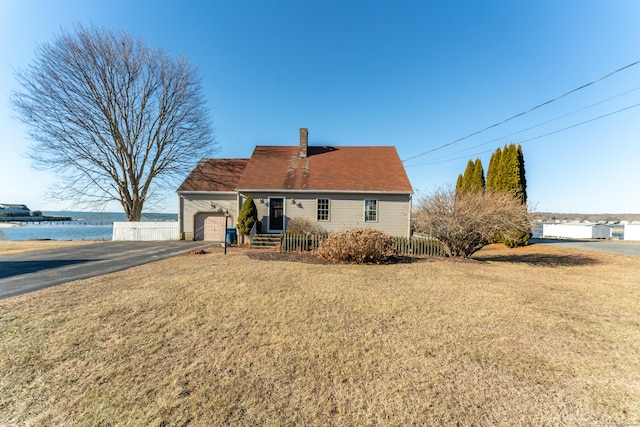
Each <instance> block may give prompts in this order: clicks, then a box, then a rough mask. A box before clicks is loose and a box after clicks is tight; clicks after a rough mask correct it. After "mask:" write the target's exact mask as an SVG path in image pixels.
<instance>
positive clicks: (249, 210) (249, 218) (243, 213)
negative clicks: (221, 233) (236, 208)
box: [238, 196, 258, 235]
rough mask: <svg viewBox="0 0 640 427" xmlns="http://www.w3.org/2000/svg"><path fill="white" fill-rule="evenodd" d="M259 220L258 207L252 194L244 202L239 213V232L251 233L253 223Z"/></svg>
mask: <svg viewBox="0 0 640 427" xmlns="http://www.w3.org/2000/svg"><path fill="white" fill-rule="evenodd" d="M257 220H258V208H257V207H256V204H255V202H254V201H253V199H252V198H251V196H249V197H247V198H246V199H245V201H244V203H242V208H241V209H240V214H238V233H240V234H243V235H245V234H249V233H250V232H251V229H252V228H253V224H254V223H255V222H256V221H257Z"/></svg>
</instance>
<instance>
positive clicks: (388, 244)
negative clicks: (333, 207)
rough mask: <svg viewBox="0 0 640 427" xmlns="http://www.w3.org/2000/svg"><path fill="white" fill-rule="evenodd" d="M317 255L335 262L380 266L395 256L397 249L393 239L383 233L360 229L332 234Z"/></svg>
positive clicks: (320, 247)
mask: <svg viewBox="0 0 640 427" xmlns="http://www.w3.org/2000/svg"><path fill="white" fill-rule="evenodd" d="M316 253H317V255H318V256H319V257H320V258H323V259H329V260H333V261H340V262H350V263H356V264H369V263H376V264H378V263H381V262H385V261H387V260H388V259H389V258H390V257H392V256H394V255H395V247H394V244H393V241H392V239H391V237H389V236H387V235H386V234H384V233H382V232H381V231H377V230H371V229H364V228H358V229H353V230H347V231H341V232H338V233H333V234H330V235H329V237H328V238H327V239H326V240H325V241H323V242H322V243H320V246H319V247H318V250H317V252H316Z"/></svg>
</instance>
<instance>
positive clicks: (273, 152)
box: [237, 146, 413, 193]
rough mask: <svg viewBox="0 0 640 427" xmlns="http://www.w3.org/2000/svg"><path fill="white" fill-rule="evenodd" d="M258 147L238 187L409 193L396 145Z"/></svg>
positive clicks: (408, 185)
mask: <svg viewBox="0 0 640 427" xmlns="http://www.w3.org/2000/svg"><path fill="white" fill-rule="evenodd" d="M298 151H299V147H297V146H293V147H291V146H258V147H256V148H255V150H254V152H253V155H252V156H251V159H249V163H248V164H247V167H246V168H245V170H244V173H243V174H242V177H241V178H240V181H239V182H238V185H237V188H238V190H307V191H314V190H316V191H367V192H369V191H371V192H399V193H411V192H413V188H412V187H411V183H410V182H409V178H408V177H407V174H406V172H405V170H404V166H403V165H402V162H401V161H400V157H399V156H398V152H397V151H396V149H395V147H311V146H310V147H309V148H308V156H307V157H299V156H298Z"/></svg>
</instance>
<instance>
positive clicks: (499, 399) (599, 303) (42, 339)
mask: <svg viewBox="0 0 640 427" xmlns="http://www.w3.org/2000/svg"><path fill="white" fill-rule="evenodd" d="M475 258H476V260H466V261H455V260H450V259H439V258H434V259H426V260H423V261H421V262H415V263H402V264H392V265H364V266H358V265H322V264H307V263H296V262H283V261H260V260H254V259H250V258H248V257H247V256H246V255H245V254H244V253H242V252H234V253H232V254H229V255H226V256H224V255H222V254H219V253H208V254H204V255H196V254H191V255H185V256H180V257H176V258H172V259H168V260H164V261H161V262H157V263H153V264H149V265H146V266H141V267H137V268H133V269H130V270H127V271H122V272H118V273H113V274H110V275H107V276H102V277H98V278H94V279H89V280H83V281H78V282H74V283H70V284H66V285H62V286H57V287H54V288H49V289H46V290H43V291H39V292H36V293H31V294H26V295H21V296H18V297H14V298H9V299H6V300H1V301H0V425H43V426H44V425H153V426H161V425H191V426H208V425H267V426H269V425H274V426H276V425H277V426H280V425H306V426H313V425H317V426H324V425H385V426H387V425H391V426H407V425H452V424H453V425H455V424H456V423H457V422H459V423H460V424H461V425H471V424H474V425H489V424H496V425H597V424H607V423H608V424H616V423H617V424H633V423H640V304H639V303H638V302H639V301H640V282H639V280H638V278H639V277H640V262H638V259H637V258H632V257H625V256H618V255H611V254H603V253H596V252H581V251H576V250H568V249H558V248H552V247H548V246H539V245H534V246H531V247H526V248H520V249H514V250H509V249H503V248H500V247H490V248H487V249H484V250H482V251H481V252H479V253H478V254H476V257H475Z"/></svg>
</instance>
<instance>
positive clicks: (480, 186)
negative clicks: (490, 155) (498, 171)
mask: <svg viewBox="0 0 640 427" xmlns="http://www.w3.org/2000/svg"><path fill="white" fill-rule="evenodd" d="M484 186H485V180H484V168H483V167H482V161H481V160H480V159H476V161H475V163H474V164H473V175H472V176H471V179H470V180H469V190H470V191H474V192H482V191H484Z"/></svg>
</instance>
